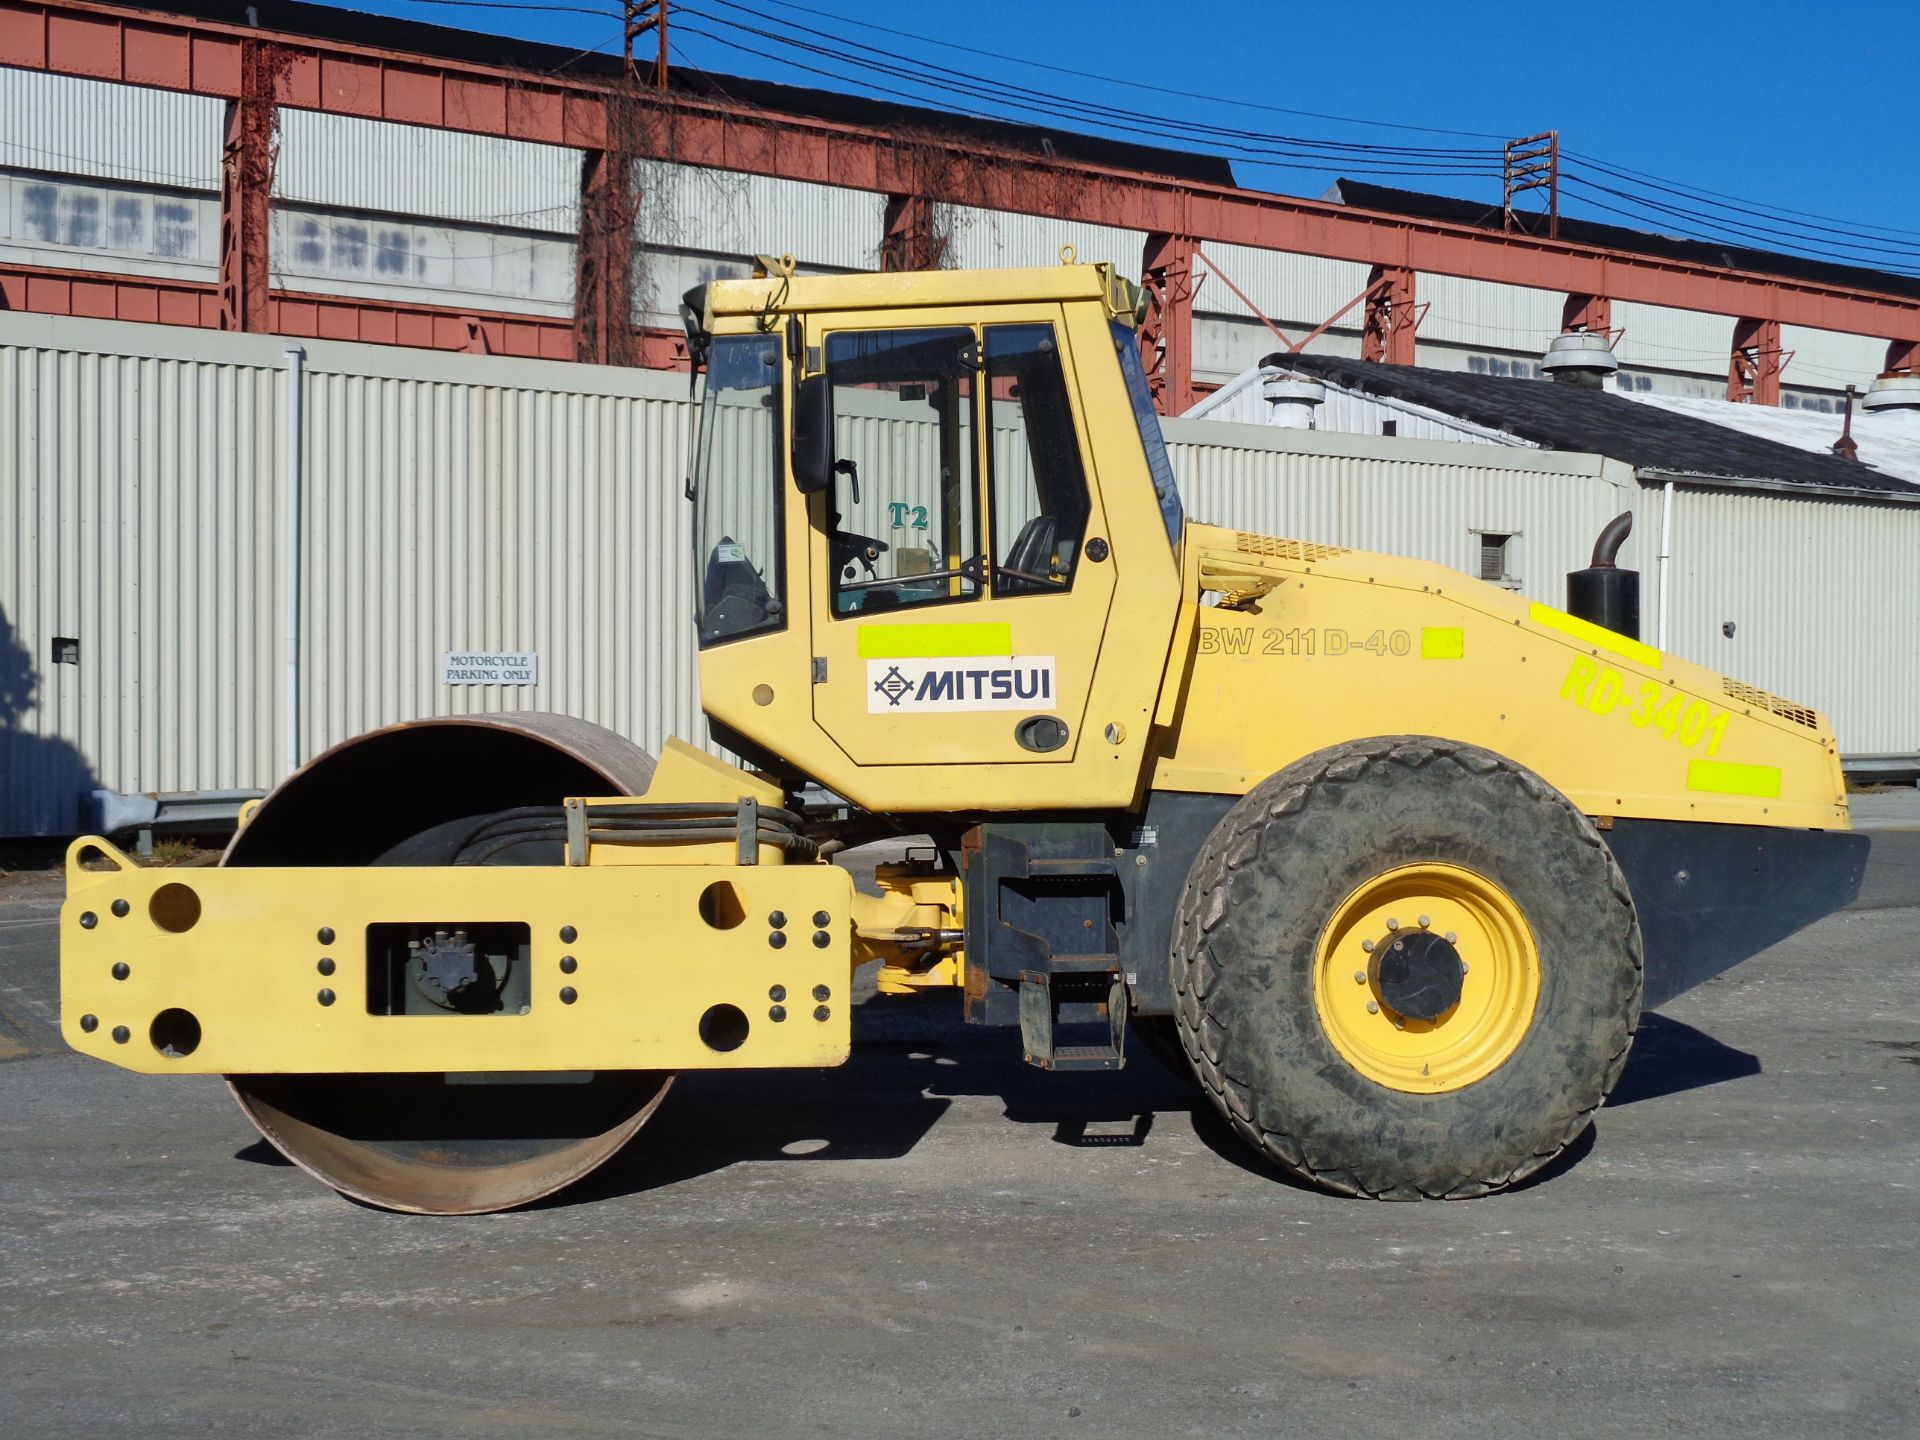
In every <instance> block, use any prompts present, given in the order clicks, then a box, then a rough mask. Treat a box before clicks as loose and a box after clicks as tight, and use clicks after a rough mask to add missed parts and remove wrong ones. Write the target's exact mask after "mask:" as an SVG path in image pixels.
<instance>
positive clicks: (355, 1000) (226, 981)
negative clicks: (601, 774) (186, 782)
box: [60, 837, 854, 1074]
mask: <svg viewBox="0 0 1920 1440" xmlns="http://www.w3.org/2000/svg"><path fill="white" fill-rule="evenodd" d="M92 856H99V857H103V858H104V862H105V868H88V866H87V865H86V864H85V863H83V862H84V861H85V859H86V858H88V857H92ZM94 863H95V864H98V863H100V862H99V861H97V860H96V861H95V862H94ZM716 887H717V888H716ZM67 893H68V899H67V901H66V904H65V905H64V906H63V907H62V911H61V920H60V925H61V945H60V985H61V995H62V1006H61V1009H62V1025H61V1028H62V1031H63V1033H64V1034H65V1037H66V1040H67V1043H68V1044H70V1045H71V1046H73V1048H74V1049H76V1050H78V1051H80V1052H81V1053H82V1054H84V1055H91V1056H93V1057H95V1058H96V1059H100V1060H106V1061H109V1062H111V1063H113V1064H116V1065H120V1066H123V1067H124V1068H126V1069H129V1070H138V1071H143V1072H146V1073H150V1074H174V1073H194V1074H221V1073H228V1074H236V1073H239V1074H280V1073H286V1074H304V1073H330V1074H341V1073H353V1072H405V1071H543V1070H687V1069H738V1068H756V1067H773V1066H828V1065H838V1064H840V1063H841V1062H842V1061H843V1060H845V1059H846V1058H847V1054H848V1047H849V1043H850V1042H849V1036H850V1029H849V1016H850V1011H851V998H852V997H851V996H850V994H849V993H848V991H849V985H850V977H851V966H850V961H849V956H850V954H851V947H852V937H853V928H854V921H853V915H852V900H853V883H852V879H851V877H850V876H849V875H848V874H847V872H846V871H844V870H841V869H838V868H836V867H834V866H831V865H639V866H634V865H629V866H581V867H575V866H524V867H522V866H514V867H508V866H441V867H435V868H431V869H411V868H402V867H393V868H379V867H376V868H371V869H360V868H340V869H306V868H303V869H287V870H281V869H271V868H241V869H223V870H155V869H148V868H143V867H140V866H137V865H135V864H134V863H133V862H132V861H131V860H129V859H128V858H127V857H126V856H124V855H122V854H121V853H120V852H119V851H117V850H115V849H114V848H113V847H112V846H111V845H109V844H107V843H106V842H105V841H103V840H100V839H97V838H92V837H89V838H87V839H83V840H79V841H76V842H75V843H74V845H73V847H72V848H71V850H70V851H69V853H68V862H67ZM716 901H717V902H718V903H716ZM776 912H777V913H778V914H779V916H780V917H782V918H783V919H784V921H785V923H784V924H783V925H781V926H779V927H775V926H774V925H773V924H772V923H771V921H772V917H773V916H774V915H775V914H776ZM383 922H403V923H427V924H434V923H443V922H457V923H460V924H482V923H489V922H520V923H524V924H525V925H526V926H527V927H528V932H529V939H530V944H529V946H528V963H529V964H530V965H531V966H532V977H533V978H532V987H531V1000H530V1003H529V1004H528V1006H527V1009H526V1011H525V1013H523V1014H501V1015H455V1014H444V1015H441V1014H435V1015H376V1014H370V1013H368V1007H367V994H368V977H367V944H366V935H367V927H368V926H369V925H372V924H379V923H383ZM563 936H570V937H571V938H563ZM323 937H328V938H323ZM776 937H779V938H778V939H776ZM569 959H570V960H571V962H572V963H571V964H570V965H568V964H566V963H565V962H566V961H567V960H569ZM568 997H571V998H568ZM722 1006H729V1007H732V1009H733V1010H734V1011H737V1012H738V1016H739V1019H735V1018H734V1017H733V1016H730V1015H724V1014H723V1016H722V1023H718V1024H716V1023H715V1022H714V1021H713V1020H711V1019H709V1018H708V1017H709V1016H710V1014H711V1013H712V1012H713V1011H714V1010H715V1008H716V1007H722ZM775 1012H779V1013H778V1014H776V1013H775ZM183 1016H184V1017H186V1018H185V1019H182V1017H183ZM741 1020H744V1025H743V1026H742V1025H741V1024H740V1021H741ZM703 1022H705V1023H703ZM742 1032H744V1033H742ZM183 1037H185V1039H186V1040H187V1041H189V1042H190V1043H187V1044H183ZM715 1041H718V1042H719V1043H720V1044H721V1045H723V1046H725V1047H726V1048H716V1044H715V1043H714V1042H715ZM183 1049H184V1050H185V1052H186V1053H180V1052H181V1051H182V1050H183ZM169 1051H171V1052H173V1053H169Z"/></svg>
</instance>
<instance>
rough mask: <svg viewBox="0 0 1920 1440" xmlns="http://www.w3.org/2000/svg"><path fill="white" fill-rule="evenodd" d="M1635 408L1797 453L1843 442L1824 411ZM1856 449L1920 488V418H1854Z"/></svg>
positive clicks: (1664, 403) (1663, 398)
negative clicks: (1736, 433) (1680, 417)
mask: <svg viewBox="0 0 1920 1440" xmlns="http://www.w3.org/2000/svg"><path fill="white" fill-rule="evenodd" d="M1633 403H1634V404H1636V405H1652V406H1655V407H1657V408H1659V409H1661V410H1670V411H1672V412H1673V413H1674V414H1676V415H1691V416H1693V417H1695V418H1696V419H1700V420H1706V421H1709V422H1711V423H1712V424H1715V425H1724V426H1726V427H1727V428H1728V429H1729V430H1739V431H1742V432H1743V433H1745V434H1748V435H1757V436H1759V437H1760V438H1761V439H1762V440H1772V441H1775V442H1776V443H1778V444H1781V445H1791V446H1792V447H1793V448H1794V449H1796V450H1807V451H1811V452H1813V453H1815V454H1819V455H1825V454H1828V453H1829V452H1830V451H1831V450H1832V448H1833V442H1834V441H1836V440H1838V439H1839V438H1840V427H1841V417H1840V416H1838V415H1834V414H1829V413H1827V412H1825V411H1813V410H1788V409H1784V408H1782V407H1780V406H1777V405H1742V404H1739V403H1738V402H1736V401H1733V400H1706V399H1699V398H1695V397H1692V396H1680V395H1656V394H1651V393H1649V394H1640V393H1635V395H1634V397H1633ZM1853 443H1854V444H1855V445H1857V446H1859V447H1860V459H1861V460H1862V461H1863V462H1865V463H1866V464H1868V465H1871V466H1872V467H1873V468H1874V469H1876V470H1878V471H1879V472H1880V473H1881V474H1883V475H1890V476H1893V477H1895V478H1896V479H1900V480H1907V481H1911V482H1913V483H1915V484H1920V414H1915V413H1912V412H1907V411H1872V410H1863V409H1860V408H1859V407H1858V406H1857V405H1856V407H1855V409H1854V413H1853Z"/></svg>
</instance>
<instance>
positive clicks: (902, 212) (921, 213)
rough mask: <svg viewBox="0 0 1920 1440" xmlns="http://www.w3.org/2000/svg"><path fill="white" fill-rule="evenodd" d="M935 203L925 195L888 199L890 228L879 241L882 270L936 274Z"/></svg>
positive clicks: (891, 196) (937, 266)
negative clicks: (924, 271) (933, 272)
mask: <svg viewBox="0 0 1920 1440" xmlns="http://www.w3.org/2000/svg"><path fill="white" fill-rule="evenodd" d="M936 250H937V246H936V244H935V239H934V233H933V201H932V200H930V199H928V198H927V197H926V196H925V195H889V196H888V197H887V228H886V233H885V234H884V235H883V236H882V237H881V240H880V268H881V269H882V270H889V271H899V270H936V269H938V268H939V266H940V259H941V257H940V256H939V255H938V254H937V253H936Z"/></svg>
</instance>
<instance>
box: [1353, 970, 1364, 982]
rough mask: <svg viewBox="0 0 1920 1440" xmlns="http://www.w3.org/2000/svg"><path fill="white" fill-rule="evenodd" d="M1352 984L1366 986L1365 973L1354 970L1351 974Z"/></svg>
mask: <svg viewBox="0 0 1920 1440" xmlns="http://www.w3.org/2000/svg"><path fill="white" fill-rule="evenodd" d="M1353 983H1354V984H1356V985H1364V984H1366V983H1367V972H1366V971H1364V970H1356V971H1354V972H1353Z"/></svg>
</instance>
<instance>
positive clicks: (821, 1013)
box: [813, 1005, 833, 1020]
mask: <svg viewBox="0 0 1920 1440" xmlns="http://www.w3.org/2000/svg"><path fill="white" fill-rule="evenodd" d="M831 1014H833V1012H832V1011H831V1010H829V1009H828V1008H827V1007H826V1006H824V1005H816V1006H814V1007H813V1018H814V1019H816V1020H824V1019H826V1018H827V1017H828V1016H829V1015H831Z"/></svg>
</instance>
